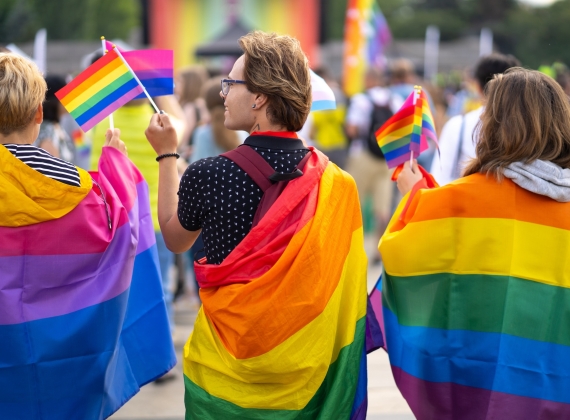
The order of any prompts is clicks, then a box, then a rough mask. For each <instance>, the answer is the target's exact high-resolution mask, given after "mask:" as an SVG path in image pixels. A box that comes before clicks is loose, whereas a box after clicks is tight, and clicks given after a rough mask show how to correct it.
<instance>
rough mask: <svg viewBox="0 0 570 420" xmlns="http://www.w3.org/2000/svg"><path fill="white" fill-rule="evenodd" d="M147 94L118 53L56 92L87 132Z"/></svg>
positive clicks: (94, 65) (96, 63) (112, 51)
mask: <svg viewBox="0 0 570 420" xmlns="http://www.w3.org/2000/svg"><path fill="white" fill-rule="evenodd" d="M142 92H143V89H142V87H141V85H140V84H139V83H138V82H137V80H136V79H135V77H134V75H133V73H132V72H131V71H130V70H129V68H128V67H127V65H126V64H125V63H124V62H123V60H121V57H119V55H118V54H117V52H116V51H115V50H111V51H109V52H108V53H107V54H105V55H104V56H103V57H101V58H100V59H99V60H97V61H96V62H94V63H93V64H92V65H91V66H89V67H87V69H85V70H84V71H83V72H81V73H80V74H79V75H78V76H77V77H76V78H75V79H73V80H72V81H71V83H69V84H68V85H67V86H65V87H64V88H62V89H60V90H59V91H57V92H56V93H55V96H56V97H57V98H58V99H59V100H60V101H61V103H62V105H63V106H64V107H65V109H66V110H67V111H68V112H69V113H70V114H71V116H72V117H73V118H74V119H75V121H77V124H79V126H80V127H81V129H82V130H83V131H89V130H90V129H91V128H93V127H94V126H95V125H97V124H98V123H99V122H101V121H102V120H104V119H105V118H106V117H107V116H109V114H111V113H113V112H114V111H115V110H117V109H119V108H120V107H122V106H123V105H124V104H126V103H127V102H129V101H130V100H132V99H135V98H136V97H137V96H139V94H141V93H142Z"/></svg>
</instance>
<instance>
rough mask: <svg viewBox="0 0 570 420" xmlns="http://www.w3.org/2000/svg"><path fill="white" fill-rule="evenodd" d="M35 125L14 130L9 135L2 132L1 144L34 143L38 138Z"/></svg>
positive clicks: (0, 135) (0, 136)
mask: <svg viewBox="0 0 570 420" xmlns="http://www.w3.org/2000/svg"><path fill="white" fill-rule="evenodd" d="M35 136H37V134H36V130H35V127H33V126H31V125H30V126H29V127H27V128H25V129H24V130H21V131H14V132H13V133H10V134H8V135H7V136H5V135H3V134H0V144H32V143H33V142H34V141H35V140H36V139H35Z"/></svg>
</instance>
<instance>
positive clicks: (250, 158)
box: [220, 144, 275, 192]
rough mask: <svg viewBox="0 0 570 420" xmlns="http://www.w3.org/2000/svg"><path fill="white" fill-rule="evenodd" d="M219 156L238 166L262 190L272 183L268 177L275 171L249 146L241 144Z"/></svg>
mask: <svg viewBox="0 0 570 420" xmlns="http://www.w3.org/2000/svg"><path fill="white" fill-rule="evenodd" d="M220 156H223V157H225V158H226V159H229V160H231V161H232V162H234V163H235V164H236V165H237V166H239V167H240V168H241V169H242V170H243V171H244V172H245V173H246V174H248V175H249V176H250V177H251V179H253V182H255V183H256V184H257V186H258V187H259V188H261V190H262V191H263V192H265V191H266V190H267V189H268V188H269V187H271V185H273V183H272V182H271V181H270V177H271V175H273V174H274V173H275V169H273V168H272V167H271V165H270V164H269V163H267V161H266V160H265V159H263V158H262V157H261V155H260V154H259V153H257V152H256V151H255V150H253V149H252V148H251V147H249V146H247V145H245V144H242V145H241V146H239V147H237V148H235V149H233V150H230V151H229V152H226V153H222V154H221V155H220Z"/></svg>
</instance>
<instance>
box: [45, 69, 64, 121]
mask: <svg viewBox="0 0 570 420" xmlns="http://www.w3.org/2000/svg"><path fill="white" fill-rule="evenodd" d="M45 80H46V84H47V93H46V100H45V101H44V121H52V122H59V110H60V102H59V99H57V98H56V97H55V93H56V92H57V91H58V90H60V89H61V88H63V87H64V86H65V85H66V83H65V79H64V78H63V77H62V76H57V75H50V76H46V78H45Z"/></svg>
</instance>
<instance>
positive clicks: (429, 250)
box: [380, 68, 570, 420]
mask: <svg viewBox="0 0 570 420" xmlns="http://www.w3.org/2000/svg"><path fill="white" fill-rule="evenodd" d="M486 98H487V104H486V107H485V109H484V111H483V113H482V115H481V123H480V130H479V138H478V143H477V146H476V157H475V158H474V159H473V160H472V161H471V162H470V163H469V164H468V165H467V168H466V170H465V173H464V176H463V177H462V178H460V179H458V180H456V181H454V182H452V183H450V184H447V185H446V186H444V187H439V188H433V189H422V186H425V185H426V184H427V183H426V182H425V180H424V179H422V176H421V174H420V172H419V171H418V170H417V167H416V166H415V165H414V167H413V168H410V167H409V165H406V168H405V170H404V171H403V172H402V174H401V175H400V177H399V178H398V187H399V188H400V191H401V192H402V193H408V192H409V195H408V196H406V197H404V200H403V201H402V204H401V205H400V208H399V209H398V211H397V213H396V215H395V216H394V218H393V219H392V222H391V224H390V226H389V228H388V230H387V232H386V233H385V235H384V236H383V238H382V240H381V242H380V252H381V253H382V260H383V261H384V265H385V266H384V267H385V278H384V279H383V281H384V283H383V292H384V321H385V328H386V336H387V348H388V352H389V355H390V361H391V364H392V371H393V372H394V377H395V379H396V383H397V384H398V387H399V388H400V390H401V392H402V393H403V395H404V397H405V398H406V399H407V401H408V403H409V404H410V407H411V408H412V410H413V412H414V414H415V416H416V417H417V418H418V419H420V420H423V419H438V420H452V419H453V420H462V419H480V420H486V419H489V420H490V419H509V420H533V419H565V418H570V393H569V392H568V389H570V362H569V361H570V334H569V333H568V332H569V331H570V270H569V267H570V217H569V216H570V105H569V101H568V98H567V97H566V95H565V94H564V92H563V90H562V89H561V87H560V86H559V85H558V84H557V83H556V82H555V81H554V79H552V78H550V77H548V76H545V75H544V74H542V73H539V72H537V71H530V70H525V69H522V68H513V69H510V70H507V71H506V72H505V73H504V74H498V75H495V77H494V78H493V79H492V80H491V81H490V82H489V83H488V85H487V88H486Z"/></svg>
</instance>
